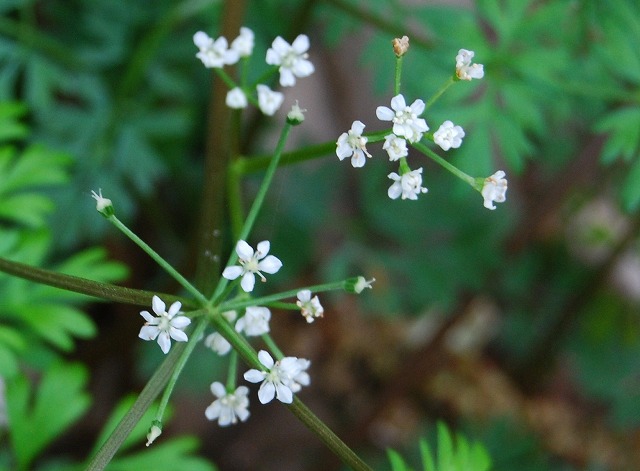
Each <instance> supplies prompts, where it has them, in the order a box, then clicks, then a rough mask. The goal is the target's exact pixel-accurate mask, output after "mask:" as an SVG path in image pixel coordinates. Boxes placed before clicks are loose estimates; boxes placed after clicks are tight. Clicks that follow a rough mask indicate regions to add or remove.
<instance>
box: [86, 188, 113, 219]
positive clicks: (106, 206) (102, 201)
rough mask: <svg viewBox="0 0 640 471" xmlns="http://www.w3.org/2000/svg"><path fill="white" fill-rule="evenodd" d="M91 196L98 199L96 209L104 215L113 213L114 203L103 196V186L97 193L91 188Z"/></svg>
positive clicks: (107, 215)
mask: <svg viewBox="0 0 640 471" xmlns="http://www.w3.org/2000/svg"><path fill="white" fill-rule="evenodd" d="M91 197H92V198H93V199H94V200H96V211H98V212H99V213H100V214H102V215H103V216H104V217H109V216H112V215H113V213H114V210H113V203H112V202H111V200H110V199H109V198H103V197H102V188H99V189H98V192H97V193H96V192H95V191H93V190H91Z"/></svg>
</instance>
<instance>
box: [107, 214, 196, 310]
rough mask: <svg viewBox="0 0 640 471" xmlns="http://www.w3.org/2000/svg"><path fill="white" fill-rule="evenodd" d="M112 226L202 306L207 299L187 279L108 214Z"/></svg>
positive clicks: (114, 217)
mask: <svg viewBox="0 0 640 471" xmlns="http://www.w3.org/2000/svg"><path fill="white" fill-rule="evenodd" d="M107 219H108V220H109V221H110V222H111V223H113V225H114V226H116V227H117V228H118V229H120V231H122V232H123V233H124V234H125V235H126V236H127V237H128V238H129V239H131V240H132V241H133V242H134V243H135V244H136V245H138V247H140V248H141V249H142V250H144V251H145V252H146V253H147V254H148V255H149V256H150V257H151V258H152V259H153V260H154V261H155V262H156V263H157V264H158V265H160V266H161V267H162V268H163V269H164V270H165V271H166V272H167V273H168V274H169V275H171V276H172V277H173V279H175V280H176V281H177V282H178V283H180V285H181V286H182V287H183V288H184V289H186V290H187V291H188V292H189V293H191V294H192V295H193V296H194V297H195V298H196V300H198V301H199V302H200V303H201V304H202V305H203V306H204V305H206V304H207V302H208V301H207V299H206V298H205V297H204V296H203V295H202V294H201V293H200V291H198V290H197V289H196V288H195V287H194V286H193V285H192V284H191V283H189V281H187V279H186V278H185V277H184V276H182V275H181V274H180V273H178V271H177V270H176V269H175V268H173V267H172V266H171V264H169V262H167V261H166V260H165V259H164V258H162V257H161V256H160V255H159V254H158V253H157V252H156V251H155V250H153V249H152V248H151V247H149V245H147V243H146V242H145V241H143V240H142V239H141V238H140V237H138V236H137V235H136V234H135V233H134V232H133V231H132V230H130V229H129V228H128V227H127V226H125V225H124V223H123V222H122V221H120V220H119V219H118V218H117V217H116V216H110V217H108V218H107Z"/></svg>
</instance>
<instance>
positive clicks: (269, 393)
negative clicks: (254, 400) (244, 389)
mask: <svg viewBox="0 0 640 471" xmlns="http://www.w3.org/2000/svg"><path fill="white" fill-rule="evenodd" d="M258 359H259V360H260V363H262V365H264V367H265V368H266V369H267V370H268V371H260V370H256V369H251V370H249V371H247V372H246V373H245V374H244V379H246V380H247V381H249V382H250V383H260V382H261V383H262V384H261V385H260V390H259V391H258V399H259V400H260V402H261V403H262V404H266V403H267V402H271V401H272V400H273V398H274V397H276V398H277V399H278V400H279V401H280V402H284V403H285V404H291V403H292V402H293V393H294V392H297V391H299V390H300V388H301V387H302V386H306V385H307V384H309V375H308V374H307V373H306V371H305V370H306V369H307V368H308V367H309V365H310V362H309V361H308V360H304V359H301V358H297V357H284V358H283V359H282V360H279V361H276V362H275V363H274V361H273V358H271V355H269V353H267V352H266V351H264V350H260V352H258Z"/></svg>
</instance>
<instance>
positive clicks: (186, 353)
mask: <svg viewBox="0 0 640 471" xmlns="http://www.w3.org/2000/svg"><path fill="white" fill-rule="evenodd" d="M208 323H209V319H207V318H206V317H204V318H202V319H200V321H199V322H198V324H197V325H196V328H195V329H193V332H191V334H190V338H189V341H188V342H187V346H186V347H185V349H184V350H183V351H182V352H181V353H180V356H179V357H178V361H177V362H176V364H175V367H174V369H173V372H172V373H171V378H170V379H169V382H168V383H167V387H166V388H165V389H164V394H163V395H162V399H160V405H159V406H158V412H157V413H156V420H158V421H159V422H162V417H163V416H164V411H165V409H166V408H167V404H169V398H170V397H171V394H172V393H173V389H174V388H175V386H176V383H177V382H178V378H179V377H180V373H182V370H183V369H184V366H185V365H186V364H187V360H188V359H189V357H190V356H191V353H193V349H194V348H195V346H196V344H197V343H198V342H199V341H200V337H201V336H202V332H204V329H205V327H206V326H207V324H208Z"/></svg>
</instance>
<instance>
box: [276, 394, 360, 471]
mask: <svg viewBox="0 0 640 471" xmlns="http://www.w3.org/2000/svg"><path fill="white" fill-rule="evenodd" d="M287 407H288V408H289V410H290V411H291V412H293V415H295V416H296V417H297V418H298V420H300V422H302V423H303V424H304V425H305V426H306V427H307V428H308V429H309V430H311V431H312V432H313V433H315V434H316V435H317V436H318V438H320V440H322V442H323V443H324V444H325V445H326V446H327V448H329V449H330V450H331V451H332V452H334V453H335V454H336V455H337V456H338V457H339V458H340V459H341V460H342V462H343V463H344V464H346V465H347V466H349V467H351V469H352V470H354V471H372V469H371V468H370V467H369V466H368V465H367V464H366V463H365V462H364V461H362V459H360V457H359V456H358V455H356V454H355V453H354V452H353V450H352V449H351V448H349V447H348V446H347V445H346V444H345V443H344V442H343V441H342V440H340V438H339V437H338V436H337V435H336V434H335V433H333V431H332V430H331V429H330V428H329V427H327V426H326V425H325V424H324V422H322V421H321V420H320V419H319V418H318V417H316V415H315V414H314V413H313V412H311V410H309V408H308V407H307V406H305V405H304V403H303V402H302V401H301V400H300V399H299V398H298V396H296V395H294V396H293V403H292V404H290V405H288V406H287Z"/></svg>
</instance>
